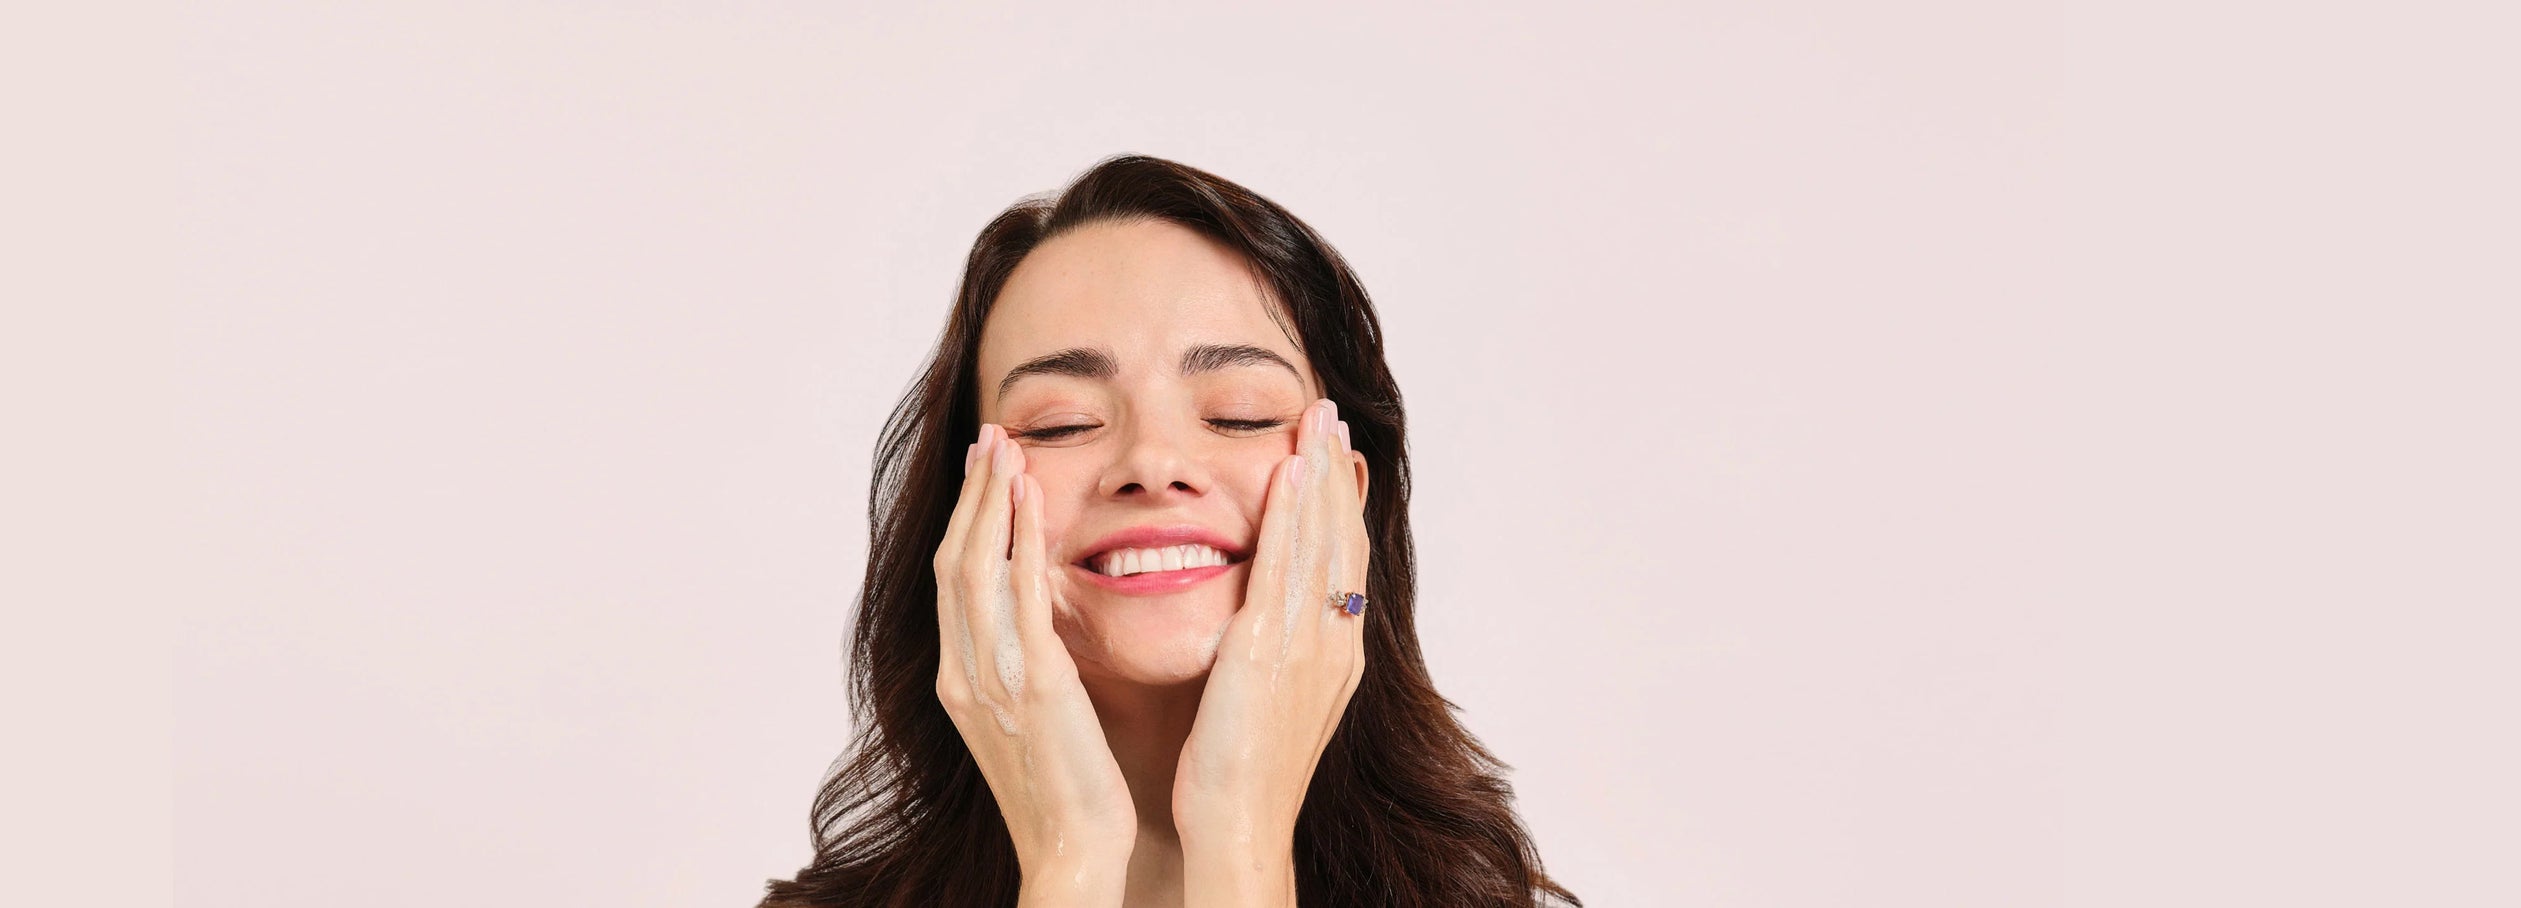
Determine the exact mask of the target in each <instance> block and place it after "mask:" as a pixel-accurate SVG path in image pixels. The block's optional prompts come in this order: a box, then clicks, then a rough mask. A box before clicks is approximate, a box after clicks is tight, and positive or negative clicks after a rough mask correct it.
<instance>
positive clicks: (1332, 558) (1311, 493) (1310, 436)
mask: <svg viewBox="0 0 2521 908" xmlns="http://www.w3.org/2000/svg"><path fill="white" fill-rule="evenodd" d="M1338 414H1339V405H1338V404H1335V403H1332V402H1331V401H1330V400H1329V399H1328V398H1325V399H1323V400H1321V401H1320V402H1318V403H1316V404H1315V405H1314V407H1313V409H1311V410H1310V411H1307V413H1306V415H1305V430H1304V432H1303V433H1301V436H1300V437H1301V442H1302V444H1303V445H1304V463H1305V468H1306V469H1305V473H1306V476H1305V489H1304V508H1303V509H1302V511H1301V512H1300V514H1301V515H1302V516H1301V519H1302V521H1303V526H1302V528H1301V529H1299V530H1298V531H1297V536H1298V538H1299V540H1300V542H1299V543H1298V549H1297V550H1298V552H1300V553H1301V555H1302V557H1303V558H1305V559H1306V563H1305V564H1304V566H1303V569H1302V571H1301V572H1300V573H1299V578H1298V579H1299V580H1300V581H1301V582H1299V583H1297V584H1296V586H1298V587H1300V588H1301V589H1302V594H1303V595H1302V598H1303V600H1304V602H1303V606H1302V607H1301V608H1296V609H1294V610H1293V620H1294V621H1296V622H1297V626H1296V636H1297V637H1299V638H1301V639H1302V640H1303V641H1304V643H1305V645H1307V646H1311V645H1313V644H1314V642H1315V641H1316V640H1317V639H1318V638H1319V637H1320V636H1321V629H1322V620H1323V618H1324V617H1325V616H1326V615H1327V614H1328V613H1329V612H1330V606H1329V604H1328V603H1329V601H1330V595H1331V593H1332V592H1333V591H1334V589H1335V587H1334V585H1335V584H1337V583H1338V582H1339V581H1340V578H1341V577H1342V576H1343V574H1344V573H1345V571H1346V570H1347V564H1346V561H1347V553H1346V552H1345V551H1344V550H1343V547H1342V546H1341V545H1340V544H1339V543H1340V536H1341V535H1342V534H1340V533H1339V532H1338V524H1337V523H1336V522H1335V521H1334V515H1336V514H1337V513H1339V512H1338V511H1336V510H1334V508H1335V507H1336V506H1337V502H1338V497H1337V496H1336V494H1335V490H1334V489H1333V485H1334V482H1333V480H1334V478H1337V479H1338V480H1341V481H1344V480H1346V478H1347V476H1346V474H1345V473H1344V472H1341V471H1338V470H1335V469H1333V468H1334V467H1336V466H1338V465H1339V464H1341V463H1343V462H1344V461H1345V458H1341V457H1337V456H1335V455H1334V454H1333V451H1334V449H1335V448H1336V447H1337V445H1338V441H1339V433H1338V431H1337V429H1336V428H1335V424H1336V423H1337V422H1338Z"/></svg>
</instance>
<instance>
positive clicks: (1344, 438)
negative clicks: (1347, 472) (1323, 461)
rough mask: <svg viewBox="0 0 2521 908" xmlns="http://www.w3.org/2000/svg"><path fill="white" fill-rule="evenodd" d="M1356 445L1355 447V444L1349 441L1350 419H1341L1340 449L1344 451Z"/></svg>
mask: <svg viewBox="0 0 2521 908" xmlns="http://www.w3.org/2000/svg"><path fill="white" fill-rule="evenodd" d="M1354 447H1355V446H1354V445H1351V444H1349V443H1348V421H1347V420H1345V419H1343V420H1340V421H1339V449H1340V450H1342V451H1346V450H1350V449H1352V448H1354Z"/></svg>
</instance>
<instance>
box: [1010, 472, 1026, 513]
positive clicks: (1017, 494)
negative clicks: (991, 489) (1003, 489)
mask: <svg viewBox="0 0 2521 908" xmlns="http://www.w3.org/2000/svg"><path fill="white" fill-rule="evenodd" d="M1008 500H1009V501H1013V502H1015V506H1016V507H1019V508H1020V507H1023V506H1024V477H1023V476H1022V475H1020V474H1019V475H1017V476H1016V477H1015V480H1014V490H1013V491H1012V492H1010V493H1008Z"/></svg>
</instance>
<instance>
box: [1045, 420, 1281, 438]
mask: <svg viewBox="0 0 2521 908" xmlns="http://www.w3.org/2000/svg"><path fill="white" fill-rule="evenodd" d="M1208 424H1209V425H1212V426H1216V427H1218V428H1220V429H1232V430H1235V431H1238V432H1258V431H1261V430H1264V429H1275V428H1278V427H1279V426H1283V425H1286V424H1287V421H1286V420H1283V419H1211V420H1209V421H1208ZM1093 428H1099V427H1097V426H1050V427H1047V428H1041V429H1027V430H1025V431H1022V432H1016V433H1012V436H1013V437H1015V438H1023V439H1031V440H1039V441H1054V440H1057V439H1061V438H1066V437H1068V436H1070V435H1075V434H1077V433H1079V432H1083V431H1085V430H1087V429H1093Z"/></svg>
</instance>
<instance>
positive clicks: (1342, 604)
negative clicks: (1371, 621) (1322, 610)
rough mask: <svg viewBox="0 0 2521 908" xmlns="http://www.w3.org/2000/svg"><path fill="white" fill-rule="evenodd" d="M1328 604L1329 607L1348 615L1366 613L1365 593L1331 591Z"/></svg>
mask: <svg viewBox="0 0 2521 908" xmlns="http://www.w3.org/2000/svg"><path fill="white" fill-rule="evenodd" d="M1329 604H1330V607H1332V608H1335V609H1338V610H1340V611H1343V612H1347V613H1348V614H1350V615H1363V614H1365V613H1366V594H1364V593H1332V594H1331V598H1330V600H1329Z"/></svg>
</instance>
